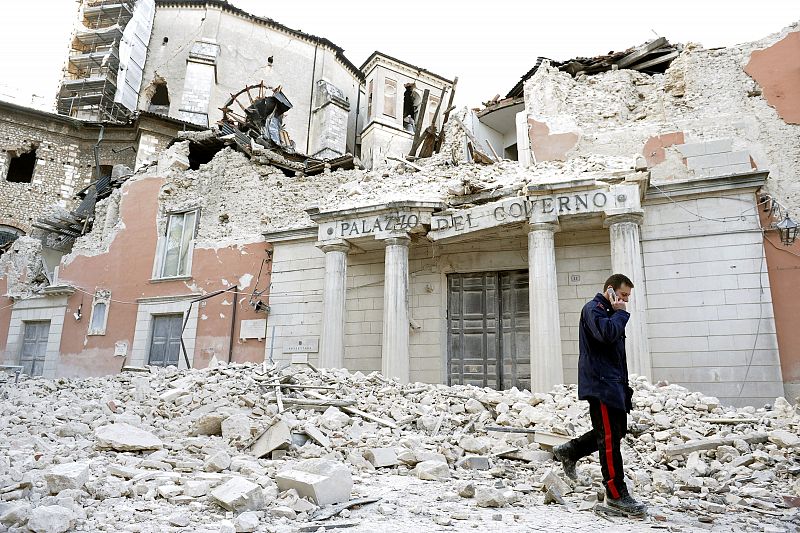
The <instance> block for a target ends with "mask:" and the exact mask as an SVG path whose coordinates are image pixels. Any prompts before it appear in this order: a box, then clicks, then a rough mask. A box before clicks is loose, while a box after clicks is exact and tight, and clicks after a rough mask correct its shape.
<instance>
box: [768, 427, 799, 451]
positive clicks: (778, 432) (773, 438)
mask: <svg viewBox="0 0 800 533" xmlns="http://www.w3.org/2000/svg"><path fill="white" fill-rule="evenodd" d="M768 438H769V440H770V442H773V443H775V444H777V445H778V446H780V447H781V448H794V447H795V446H799V445H800V435H798V434H797V433H792V432H790V431H787V430H785V429H775V430H772V431H770V432H769V437H768Z"/></svg>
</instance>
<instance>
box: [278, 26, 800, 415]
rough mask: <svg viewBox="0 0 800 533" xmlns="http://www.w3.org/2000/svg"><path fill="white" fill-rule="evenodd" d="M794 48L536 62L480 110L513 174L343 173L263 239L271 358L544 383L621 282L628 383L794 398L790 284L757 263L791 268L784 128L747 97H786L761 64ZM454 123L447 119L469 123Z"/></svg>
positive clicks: (736, 399) (569, 358)
mask: <svg viewBox="0 0 800 533" xmlns="http://www.w3.org/2000/svg"><path fill="white" fill-rule="evenodd" d="M797 36H798V32H797V30H796V27H792V28H789V29H787V30H784V31H783V32H782V33H781V34H778V35H774V36H772V37H770V38H768V39H765V40H764V41H761V42H757V43H751V44H748V45H742V46H740V47H733V48H730V49H725V50H705V49H702V48H701V47H699V46H697V45H687V46H686V47H685V48H683V49H682V50H676V49H675V48H674V47H673V48H672V49H670V48H667V49H666V50H663V49H659V48H658V45H653V44H652V43H650V45H648V46H646V47H644V51H646V52H648V53H651V52H652V54H651V56H650V57H648V58H646V61H647V62H650V65H653V64H656V63H658V64H660V65H661V67H662V68H661V72H663V73H658V72H656V73H652V72H647V70H648V69H647V67H645V68H643V69H641V70H642V71H640V70H637V69H634V68H614V67H613V66H612V65H613V62H614V61H615V59H613V58H612V61H608V63H609V64H607V65H606V68H605V69H598V70H597V71H595V72H593V73H589V74H587V72H586V70H583V71H581V70H577V71H575V72H570V71H569V70H568V69H564V68H561V66H560V65H559V66H557V65H554V64H551V63H550V62H549V61H542V62H541V63H540V64H539V65H538V68H536V69H534V71H532V72H531V73H529V75H528V76H526V79H525V80H524V83H523V86H524V94H523V99H522V103H521V104H520V102H519V101H518V100H517V101H513V100H512V101H511V102H503V103H501V105H502V106H504V107H505V108H507V109H509V110H510V112H509V113H507V114H508V116H507V117H506V122H508V121H511V122H512V123H513V124H515V125H516V126H518V128H517V129H515V130H514V131H513V133H514V135H507V136H506V135H503V137H504V138H505V139H506V140H503V139H498V146H502V147H503V148H504V149H507V148H510V147H511V146H513V144H514V143H513V140H514V139H516V140H517V151H518V156H519V159H520V161H527V162H530V165H529V166H527V167H524V168H525V169H526V170H523V171H518V170H517V169H518V168H519V167H517V166H516V165H514V166H512V167H510V168H509V167H508V166H503V165H504V164H501V163H498V164H496V165H495V169H494V170H493V171H483V170H477V171H476V170H475V169H474V168H469V167H467V168H461V169H458V170H454V171H453V172H452V173H450V174H449V176H450V177H451V179H453V182H450V183H449V186H444V185H443V184H441V183H440V184H439V185H440V186H439V187H437V186H436V185H433V184H431V181H433V182H434V183H435V180H432V179H431V178H428V179H425V178H426V176H425V174H426V173H431V174H434V175H435V174H436V168H435V167H434V168H430V167H428V168H426V169H424V171H423V172H420V173H418V174H414V176H419V178H418V180H417V181H416V182H415V181H414V179H413V178H412V179H408V178H405V177H404V178H397V185H396V188H395V191H394V194H393V195H388V194H385V191H384V190H382V189H381V187H378V186H373V185H371V184H370V183H369V182H366V183H365V181H366V180H363V181H362V182H360V183H359V184H358V186H356V185H352V186H350V187H348V188H347V194H348V196H344V195H341V196H339V197H338V198H336V199H335V201H334V200H331V199H329V200H327V201H325V202H322V203H321V205H319V207H317V208H315V209H312V210H310V211H309V216H310V218H311V219H312V220H313V222H314V224H313V225H310V226H309V227H307V228H306V229H304V228H296V229H292V230H288V231H279V232H267V233H266V239H267V240H268V241H270V242H272V243H273V245H274V253H273V261H274V263H273V272H272V284H271V287H272V296H271V299H270V305H271V313H270V323H271V324H272V327H273V328H274V331H275V332H276V333H275V338H276V342H275V349H274V351H275V352H280V351H281V350H280V348H281V347H282V346H286V345H288V346H294V345H295V344H296V343H297V342H299V341H298V339H300V340H301V341H302V342H304V343H305V344H306V345H308V344H312V345H313V346H315V348H314V350H313V352H314V353H315V354H316V355H317V359H314V360H315V364H321V365H323V366H345V367H347V368H353V369H359V370H362V371H369V370H378V371H382V372H383V373H384V374H386V375H389V376H393V377H397V378H399V379H401V380H402V381H424V382H437V383H449V384H457V383H471V384H476V385H481V386H490V387H496V388H508V387H511V386H517V387H520V388H521V387H526V388H527V387H530V388H531V389H532V390H549V389H550V388H551V387H552V386H553V385H555V384H557V383H561V382H574V381H575V379H576V366H577V356H578V342H577V341H578V339H577V334H578V333H577V332H578V317H579V311H580V309H581V306H582V305H583V303H584V302H585V301H586V300H588V299H590V298H591V297H592V296H593V295H594V294H595V293H596V292H597V291H598V288H599V286H600V285H601V284H602V282H603V280H604V279H605V278H606V277H607V276H608V274H609V273H610V272H612V271H621V272H625V273H627V274H628V275H629V276H630V277H631V278H632V279H633V280H634V283H635V285H636V287H637V288H636V289H635V291H634V298H633V300H632V302H631V305H630V308H631V311H632V315H633V320H632V322H631V324H630V327H629V328H628V331H627V345H628V350H629V366H630V368H631V371H633V372H635V373H637V374H643V375H646V376H647V377H648V378H650V379H651V380H654V381H658V380H667V381H670V382H677V383H681V384H684V385H686V386H688V387H690V388H693V389H697V390H701V391H703V392H705V393H707V394H711V395H715V396H718V397H719V398H720V399H721V400H722V401H724V402H727V403H734V404H762V403H767V402H770V401H771V399H772V398H773V397H775V396H780V395H783V394H786V395H787V397H794V396H797V371H798V361H797V356H796V348H795V347H796V346H797V344H796V343H795V342H794V341H793V340H792V339H793V335H795V333H794V329H796V328H793V327H792V325H791V321H792V318H793V317H794V316H796V313H795V312H794V310H793V309H794V306H795V303H794V302H793V301H791V300H792V299H793V298H794V297H793V296H792V295H793V294H794V291H795V289H790V288H789V287H788V283H789V279H792V280H794V282H795V283H796V281H797V280H796V277H792V276H791V274H789V273H787V270H788V268H787V267H786V266H777V265H776V263H775V261H774V256H777V257H780V259H779V261H780V262H781V265H786V263H791V264H792V265H796V256H795V255H792V253H793V250H792V246H795V245H791V246H787V244H791V242H790V241H787V243H786V244H784V243H782V242H781V238H782V234H781V233H780V232H779V231H778V230H777V228H776V224H777V223H779V222H781V220H785V219H786V217H788V216H789V213H790V212H791V213H792V216H795V217H796V214H795V213H796V209H797V202H796V198H795V197H794V196H792V193H791V192H790V190H791V185H790V184H791V183H792V180H793V179H795V177H796V175H797V172H798V167H797V160H798V159H797V155H798V149H800V148H799V147H800V143H798V129H797V120H796V118H792V117H791V116H789V114H788V113H787V112H785V111H783V110H782V109H781V108H782V107H783V108H785V109H786V108H788V110H789V111H792V110H793V109H794V108H793V106H796V102H794V103H793V104H791V103H790V104H789V105H787V104H786V103H785V102H782V101H781V100H780V97H777V98H772V99H770V98H769V96H768V95H766V93H765V92H764V93H762V89H761V87H762V86H765V87H767V86H771V91H772V92H773V93H775V94H778V93H780V89H778V87H781V88H783V89H784V90H785V91H787V92H791V91H790V90H789V88H788V87H789V85H787V83H789V82H788V81H787V78H786V77H785V76H783V75H781V74H780V72H781V71H782V70H785V69H786V68H787V67H786V66H785V65H786V61H789V62H790V63H792V62H793V63H792V64H796V61H797V60H796V58H793V59H792V60H787V59H786V57H785V49H786V48H787V46H789V45H787V43H791V42H794V40H796V39H797ZM641 52H642V51H641V50H639V51H637V50H634V51H633V52H631V53H632V54H637V53H641ZM642 55H644V54H641V55H640V56H639V58H640V59H641V57H642ZM666 56H669V57H667V59H666V60H662V59H663V58H664V57H666ZM617 59H620V58H617ZM665 62H666V64H664V63H665ZM667 66H668V67H669V68H666V67H667ZM617 67H618V66H617ZM756 71H760V72H764V73H765V74H764V75H763V77H761V78H759V76H758V75H757V74H755V72H756ZM721 80H724V81H721ZM783 94H786V93H783ZM493 105H496V104H493ZM520 105H522V106H523V107H522V109H521V110H520V111H517V110H516V109H515V108H514V106H520ZM520 113H522V119H523V120H520V116H519V114H520ZM476 115H477V116H473V117H471V116H469V114H468V115H467V116H466V117H465V118H464V122H466V123H467V124H470V123H472V124H473V125H474V124H475V123H476V122H481V119H484V118H485V117H486V116H487V115H489V113H477V114H476ZM499 122H500V121H498V128H495V131H497V132H498V133H502V130H503V128H501V127H500V126H499ZM483 125H484V126H486V123H485V122H484V123H483ZM468 129H472V130H473V131H475V128H474V126H473V128H468ZM509 131H511V130H509ZM480 138H482V137H480V136H479V135H472V136H469V135H467V140H465V142H466V143H467V144H472V145H473V148H474V147H475V145H478V144H481V141H480ZM520 139H522V140H523V143H519V140H520ZM520 146H522V148H521V149H520V148H519V147H520ZM481 150H482V151H483V152H485V153H491V152H492V151H496V149H495V150H492V149H491V147H481ZM456 151H459V150H456ZM443 154H445V150H443V151H442V153H441V154H439V155H440V156H442V155H443ZM448 155H449V156H452V155H453V154H452V153H450V154H448ZM462 155H463V154H462ZM498 165H499V166H500V168H497V166H498ZM481 179H483V180H484V181H483V183H481ZM476 184H477V186H476ZM428 187H430V188H428ZM359 188H360V189H361V191H359ZM470 189H471V190H470ZM481 189H483V191H481V192H474V191H475V190H478V191H480V190H481ZM354 191H357V192H354ZM469 192H473V194H465V193H469ZM454 195H455V196H454ZM353 196H356V197H358V201H354V200H352V198H353ZM381 200H383V201H381ZM388 200H391V201H388ZM404 200H405V201H404ZM786 206H789V207H786ZM789 220H791V219H789ZM795 249H796V246H795ZM770 257H772V258H773V263H772V266H770V264H769V259H770ZM771 283H773V284H776V285H777V284H780V285H781V286H783V287H784V288H785V289H786V290H785V291H774V290H771V285H770V284H771ZM781 292H783V293H781ZM305 337H307V338H306V339H305V340H303V339H304V338H305ZM315 339H318V340H319V342H318V348H316V344H313V343H314V342H316V341H315ZM288 352H289V353H291V350H289V351H288ZM312 355H313V354H312Z"/></svg>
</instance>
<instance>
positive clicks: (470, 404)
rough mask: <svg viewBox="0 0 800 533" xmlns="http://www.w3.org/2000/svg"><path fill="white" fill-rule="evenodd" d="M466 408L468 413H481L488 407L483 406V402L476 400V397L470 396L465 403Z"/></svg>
mask: <svg viewBox="0 0 800 533" xmlns="http://www.w3.org/2000/svg"><path fill="white" fill-rule="evenodd" d="M464 408H465V409H466V410H467V412H468V413H473V414H474V413H480V412H482V411H486V407H484V406H483V404H482V403H481V402H479V401H478V400H476V399H475V398H470V399H469V400H467V403H465V404H464Z"/></svg>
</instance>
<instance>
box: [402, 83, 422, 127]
mask: <svg viewBox="0 0 800 533" xmlns="http://www.w3.org/2000/svg"><path fill="white" fill-rule="evenodd" d="M405 87H406V90H405V92H404V93H403V129H405V130H406V131H408V132H411V133H414V128H415V123H416V120H417V110H418V109H419V104H420V101H421V100H422V98H421V97H420V95H419V93H418V92H417V91H415V90H414V84H413V83H406V85H405Z"/></svg>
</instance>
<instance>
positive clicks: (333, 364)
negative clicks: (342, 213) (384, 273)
mask: <svg viewBox="0 0 800 533" xmlns="http://www.w3.org/2000/svg"><path fill="white" fill-rule="evenodd" d="M317 247H318V248H319V249H320V250H322V251H323V252H325V281H324V284H323V293H322V331H321V333H320V342H319V366H321V367H322V368H343V367H344V322H345V301H346V300H347V251H348V250H349V249H350V245H349V244H348V243H347V242H346V241H341V240H339V241H333V242H330V243H318V244H317Z"/></svg>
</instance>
